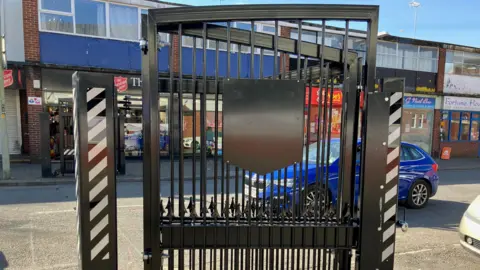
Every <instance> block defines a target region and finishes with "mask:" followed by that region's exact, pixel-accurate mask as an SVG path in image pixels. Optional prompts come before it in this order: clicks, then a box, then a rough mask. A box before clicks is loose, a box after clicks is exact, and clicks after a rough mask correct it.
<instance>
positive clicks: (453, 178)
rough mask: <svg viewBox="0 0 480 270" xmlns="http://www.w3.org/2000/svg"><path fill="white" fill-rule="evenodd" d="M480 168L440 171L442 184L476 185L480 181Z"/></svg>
mask: <svg viewBox="0 0 480 270" xmlns="http://www.w3.org/2000/svg"><path fill="white" fill-rule="evenodd" d="M479 173H480V170H451V171H440V172H439V173H438V176H439V177H440V186H450V185H475V184H478V183H480V181H479V179H478V175H479Z"/></svg>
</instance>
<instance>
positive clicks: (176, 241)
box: [162, 225, 358, 249]
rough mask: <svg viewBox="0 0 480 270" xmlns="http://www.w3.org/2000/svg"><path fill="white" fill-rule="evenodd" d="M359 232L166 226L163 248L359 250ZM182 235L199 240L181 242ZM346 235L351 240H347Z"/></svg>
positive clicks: (333, 228)
mask: <svg viewBox="0 0 480 270" xmlns="http://www.w3.org/2000/svg"><path fill="white" fill-rule="evenodd" d="M357 231H358V227H348V226H283V225H273V226H270V225H267V226H265V225H263V226H254V227H251V226H232V227H226V226H201V225H199V226H172V227H169V226H165V227H164V228H162V233H163V234H164V237H163V238H162V240H163V243H164V244H163V247H164V248H173V249H183V248H186V247H188V248H191V247H196V248H231V247H235V248H281V249H291V248H303V249H306V248H336V249H353V248H356V241H355V240H354V236H355V235H357V234H358V232H357ZM182 234H185V235H191V236H197V237H184V238H183V239H182ZM334 235H337V236H339V238H340V239H341V241H337V239H336V238H335V237H330V236H334ZM347 235H348V238H345V237H346V236H347ZM204 236H206V237H205V239H204ZM238 236H240V237H238ZM294 236H296V237H294ZM302 236H303V237H302ZM340 236H341V237H340ZM248 239H250V241H248Z"/></svg>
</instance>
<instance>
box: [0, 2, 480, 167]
mask: <svg viewBox="0 0 480 270" xmlns="http://www.w3.org/2000/svg"><path fill="white" fill-rule="evenodd" d="M57 2H58V1H53V0H42V1H40V0H23V1H21V3H20V1H16V0H8V1H6V7H7V8H6V9H8V12H5V11H2V14H5V15H6V21H7V25H6V26H5V32H6V36H7V38H6V39H7V56H8V64H9V66H8V68H9V70H10V71H11V74H12V76H11V77H12V81H13V83H12V84H11V85H9V86H8V87H7V91H6V92H7V93H8V95H7V101H10V102H8V104H10V107H9V108H10V110H9V113H8V115H9V116H10V121H9V123H11V124H10V125H9V138H11V152H12V153H14V154H21V153H23V154H26V155H28V156H30V157H31V159H32V160H33V161H35V160H36V159H37V158H38V155H39V145H40V143H41V142H40V137H39V130H40V126H39V121H38V113H39V112H42V111H54V110H56V109H57V103H58V100H59V99H62V98H71V75H72V74H73V72H74V71H77V70H79V71H87V72H101V73H109V74H114V75H115V76H116V77H118V78H119V79H123V80H125V81H126V82H127V83H126V84H125V85H126V86H125V87H124V88H122V89H120V88H119V89H118V98H119V99H123V98H124V96H125V95H129V96H132V97H137V98H140V95H141V75H140V66H141V61H140V51H139V47H138V39H139V38H140V37H141V33H140V29H141V28H140V21H141V15H142V14H144V13H146V11H147V9H149V8H169V7H173V6H176V5H177V4H172V3H168V2H161V1H151V0H135V1H133V0H110V1H92V0H68V1H65V3H66V4H59V3H57ZM91 14H96V15H97V16H91ZM20 17H22V18H23V19H22V23H18V18H20ZM232 27H234V28H238V29H243V30H250V29H251V25H250V24H249V23H248V22H235V23H233V24H232ZM296 27H297V24H296V23H295V22H292V23H282V24H281V25H280V31H279V35H280V36H283V37H288V38H292V39H297V38H298V32H297V30H296ZM255 28H256V31H257V32H262V33H268V34H273V33H274V32H275V28H274V25H273V24H272V23H270V22H258V23H257V24H256V25H255ZM302 29H303V30H302V39H303V40H304V41H306V42H313V43H320V38H321V37H318V35H315V32H316V31H319V30H320V29H321V26H320V25H316V24H313V23H304V26H302ZM13 33H17V34H16V35H14V34H13ZM18 33H22V35H18ZM342 33H343V34H344V30H343V29H341V28H337V27H330V26H329V27H327V30H326V36H325V42H326V43H325V45H327V46H331V47H335V48H339V49H340V48H341V46H342V43H343V40H344V39H343V38H344V37H343V35H342ZM159 40H160V42H161V44H162V45H163V47H162V48H161V50H160V51H159V53H158V58H159V59H158V61H159V71H160V72H167V71H168V70H169V63H168V56H169V54H170V49H172V50H173V53H174V54H178V53H179V50H178V42H179V39H178V37H177V36H173V37H172V45H173V46H171V45H170V37H169V35H168V34H166V33H160V34H159ZM365 40H366V33H365V32H363V31H357V30H351V32H350V37H349V41H350V42H349V44H348V45H349V48H350V50H354V51H356V52H357V53H358V54H359V55H360V56H364V55H365V48H366V41H365ZM194 42H195V41H194V39H193V38H191V37H183V39H182V45H183V46H182V54H183V59H184V62H183V63H182V65H180V63H178V62H174V63H173V65H172V68H173V71H175V72H178V71H179V70H180V67H182V72H183V74H184V75H185V76H189V75H192V74H193V73H194V72H195V73H196V74H198V75H201V72H202V71H201V68H200V64H199V63H200V62H201V55H202V53H203V48H202V45H203V43H202V42H201V40H198V39H197V41H196V45H197V46H196V48H197V51H195V52H194V50H193V48H194V46H193V43H194ZM215 49H216V44H215V42H211V41H207V54H209V55H210V56H209V57H207V59H211V60H212V61H213V59H215V57H214V54H215ZM219 51H220V56H219V57H220V59H225V58H226V57H225V56H226V54H227V52H226V44H224V43H222V42H221V43H220V44H219ZM239 51H240V53H239ZM231 53H232V54H231V61H232V66H231V75H232V76H237V75H238V76H240V77H245V78H246V77H249V76H250V66H249V63H250V62H249V61H250V53H251V51H250V48H249V47H246V46H238V45H232V48H231ZM254 53H255V57H254V59H255V60H254V61H255V63H258V62H259V59H260V50H259V49H256V50H255V52H254ZM194 54H195V55H197V67H195V68H192V57H193V55H194ZM263 57H264V59H263V62H264V67H265V68H264V70H263V75H264V76H271V75H272V74H273V69H272V67H273V59H274V56H273V52H268V51H265V52H264V55H263ZM294 57H295V56H290V55H287V54H280V56H279V61H280V63H283V62H284V59H285V63H286V66H285V68H286V70H287V71H288V69H289V67H290V66H291V65H296V59H295V58H294ZM238 58H240V62H241V65H240V66H241V69H240V70H237V68H238V65H237V64H236V63H237V62H238ZM478 58H480V50H479V49H478V48H469V47H465V46H458V45H451V44H445V43H438V42H431V41H422V40H413V39H408V38H401V37H395V36H391V35H388V34H385V33H380V34H379V42H378V47H377V78H382V77H405V78H406V99H405V109H404V117H403V119H404V122H403V124H402V131H403V140H406V141H409V142H412V143H416V144H418V145H420V146H421V147H422V148H424V149H425V150H427V151H428V152H431V153H432V154H433V155H435V156H438V155H439V153H440V152H441V149H442V148H443V147H446V146H449V147H452V149H453V150H452V155H453V156H475V157H476V156H478V153H479V148H480V143H479V142H477V141H478V135H477V133H478V130H479V128H480V127H479V122H477V120H478V121H480V115H479V114H477V106H476V104H477V100H476V98H477V97H479V96H480V90H477V89H476V85H480V83H479V82H480V81H479V80H480V72H479V71H478V70H479V67H480V60H479V61H478V62H476V61H477V59H478ZM174 59H178V58H177V57H174ZM224 62H225V61H220V68H219V74H220V76H225V75H226V70H227V68H226V63H224ZM280 71H282V70H280ZM215 72H216V70H215V63H207V76H213V75H215ZM254 76H255V77H257V78H258V77H259V70H258V69H257V68H255V74H254ZM168 98H169V96H168V95H164V94H161V95H160V101H159V102H160V120H161V122H162V125H163V127H164V128H163V130H164V131H165V130H166V129H167V128H168V123H169V119H168V118H169V111H168V109H169V106H168V105H169V104H168ZM184 101H185V104H184V116H185V117H184V120H183V122H184V123H178V121H177V120H178V119H177V120H175V121H173V125H174V126H173V129H174V130H175V129H176V127H177V126H178V125H183V128H184V135H185V137H193V135H194V133H195V136H196V137H198V136H199V134H200V130H196V131H195V132H193V130H192V122H193V119H194V117H195V118H196V119H197V122H198V121H199V115H198V111H199V110H200V102H199V98H197V100H196V103H195V104H196V106H195V107H196V110H197V113H193V107H194V106H193V104H194V101H193V96H192V95H190V96H188V95H186V96H185V97H184ZM39 102H40V104H39ZM133 103H134V104H133V105H132V109H133V111H132V117H131V119H128V120H127V129H128V130H129V132H131V133H132V134H133V133H135V132H137V133H138V132H141V101H134V102H133ZM478 104H480V102H478ZM218 106H219V107H218V109H219V111H221V99H220V103H219V105H218ZM175 107H178V106H173V109H175ZM478 107H479V109H478V111H480V105H479V106H478ZM177 109H178V108H177ZM214 110H215V98H214V96H207V125H208V123H210V125H214V120H212V119H210V118H212V117H213V116H212V115H213V113H208V112H211V111H214ZM338 113H341V112H340V111H339V112H338ZM194 115H195V116H194ZM477 116H478V118H477ZM175 118H177V117H175ZM317 118H318V117H317ZM464 118H465V119H464ZM467 118H468V119H467ZM310 119H311V121H318V120H315V115H311V117H310ZM339 119H340V117H339ZM212 122H213V124H212ZM467 125H468V129H467V128H466V126H467ZM219 128H221V123H219ZM447 128H448V130H446V129H447ZM472 129H473V130H474V131H472ZM161 130H162V127H161ZM456 130H458V131H456ZM467 130H468V136H466V135H465V134H467ZM475 130H477V131H475ZM461 134H464V135H461ZM207 137H208V134H207ZM127 141H128V140H127Z"/></svg>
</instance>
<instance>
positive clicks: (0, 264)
mask: <svg viewBox="0 0 480 270" xmlns="http://www.w3.org/2000/svg"><path fill="white" fill-rule="evenodd" d="M7 267H8V262H7V258H6V257H5V254H3V252H1V251H0V270H4V269H6V268H7Z"/></svg>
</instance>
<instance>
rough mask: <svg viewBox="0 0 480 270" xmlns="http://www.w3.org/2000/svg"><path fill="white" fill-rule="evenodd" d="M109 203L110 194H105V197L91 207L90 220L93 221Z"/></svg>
mask: <svg viewBox="0 0 480 270" xmlns="http://www.w3.org/2000/svg"><path fill="white" fill-rule="evenodd" d="M107 205H108V195H105V197H103V199H102V200H101V201H100V202H98V203H97V205H95V207H93V208H92V209H90V221H92V220H93V219H94V218H95V217H96V216H97V215H98V214H99V213H100V212H101V211H102V210H103V209H105V207H107Z"/></svg>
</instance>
